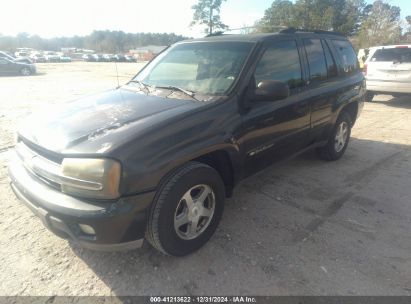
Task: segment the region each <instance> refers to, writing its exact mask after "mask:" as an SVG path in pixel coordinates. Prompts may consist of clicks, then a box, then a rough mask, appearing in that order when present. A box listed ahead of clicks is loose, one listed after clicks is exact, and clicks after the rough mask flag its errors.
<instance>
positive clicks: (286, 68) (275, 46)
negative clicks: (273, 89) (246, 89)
mask: <svg viewBox="0 0 411 304" xmlns="http://www.w3.org/2000/svg"><path fill="white" fill-rule="evenodd" d="M254 78H255V81H256V86H257V85H258V84H259V83H260V82H261V81H262V80H278V81H282V82H284V83H286V84H288V86H289V87H290V89H294V88H297V87H300V86H302V84H303V81H302V73H301V64H300V55H299V53H298V48H297V43H296V41H295V40H286V41H281V42H276V43H272V44H270V46H269V47H268V48H267V50H266V51H265V53H264V55H263V57H262V58H261V60H260V61H259V63H258V65H257V68H256V70H255V74H254Z"/></svg>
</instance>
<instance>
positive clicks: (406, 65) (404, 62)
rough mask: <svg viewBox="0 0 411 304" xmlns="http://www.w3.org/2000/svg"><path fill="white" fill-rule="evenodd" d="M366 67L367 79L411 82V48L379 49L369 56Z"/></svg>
mask: <svg viewBox="0 0 411 304" xmlns="http://www.w3.org/2000/svg"><path fill="white" fill-rule="evenodd" d="M366 69H367V72H366V76H367V79H375V80H386V81H398V82H410V83H411V48H409V47H408V46H396V47H389V48H381V49H377V50H376V51H375V52H374V54H372V55H371V57H370V58H369V60H368V62H367V67H366Z"/></svg>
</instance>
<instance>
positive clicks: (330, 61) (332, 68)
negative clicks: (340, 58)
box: [322, 40, 338, 78]
mask: <svg viewBox="0 0 411 304" xmlns="http://www.w3.org/2000/svg"><path fill="white" fill-rule="evenodd" d="M322 43H323V48H324V52H325V60H326V61H327V75H328V78H331V77H334V76H337V75H338V71H337V65H336V64H335V60H334V57H333V55H332V54H331V51H330V48H329V47H328V44H327V43H326V42H325V41H324V40H322Z"/></svg>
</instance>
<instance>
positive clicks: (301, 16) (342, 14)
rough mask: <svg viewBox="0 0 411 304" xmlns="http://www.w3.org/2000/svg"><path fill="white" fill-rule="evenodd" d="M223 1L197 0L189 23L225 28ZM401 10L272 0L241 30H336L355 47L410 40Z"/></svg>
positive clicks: (382, 4) (358, 1) (328, 0)
mask: <svg viewBox="0 0 411 304" xmlns="http://www.w3.org/2000/svg"><path fill="white" fill-rule="evenodd" d="M224 1H226V0H198V3H197V4H196V5H194V6H193V7H192V9H193V10H194V14H193V23H192V24H201V25H204V26H205V32H206V33H208V34H212V33H213V32H215V31H216V30H218V29H220V30H223V31H224V30H227V28H228V27H227V26H226V25H225V24H224V23H223V22H222V21H221V18H220V7H221V4H222V2H224ZM400 14H401V9H400V8H399V7H398V6H395V5H390V4H389V2H388V0H376V1H374V2H373V3H372V4H367V3H366V1H365V0H296V1H290V0H275V1H274V2H273V3H272V4H271V6H270V7H269V8H267V9H266V11H265V13H264V16H263V17H262V18H261V19H260V20H259V21H257V22H256V24H255V25H254V26H253V29H252V30H250V29H249V28H246V29H244V32H247V33H250V32H267V33H270V32H277V31H279V30H281V29H283V28H287V27H294V28H298V29H309V30H329V31H337V32H340V33H342V34H344V35H346V36H349V37H351V40H352V42H353V43H354V45H355V46H356V47H357V48H360V47H362V48H364V47H370V46H374V45H382V44H394V43H399V42H401V41H402V42H407V41H408V42H411V16H407V17H406V18H405V20H401V18H400Z"/></svg>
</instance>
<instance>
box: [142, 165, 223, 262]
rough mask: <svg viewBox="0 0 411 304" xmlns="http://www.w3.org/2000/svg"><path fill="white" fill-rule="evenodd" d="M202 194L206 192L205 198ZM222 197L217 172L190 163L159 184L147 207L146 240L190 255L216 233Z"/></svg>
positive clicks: (162, 248)
mask: <svg viewBox="0 0 411 304" xmlns="http://www.w3.org/2000/svg"><path fill="white" fill-rule="evenodd" d="M210 191H211V192H210ZM201 194H203V198H204V196H205V195H206V196H205V199H204V201H203V200H202V196H201ZM186 198H187V199H186ZM224 200H225V189H224V183H223V181H222V179H221V177H220V175H219V173H218V172H217V171H216V170H215V169H213V168H211V167H210V166H207V165H205V164H203V163H199V162H189V163H187V164H185V165H183V166H181V167H180V168H178V169H177V170H175V171H174V172H172V173H171V174H170V175H169V176H167V177H166V179H165V180H164V181H163V182H162V183H161V185H160V187H159V190H158V192H157V194H156V196H155V198H154V201H153V204H152V207H151V210H150V215H149V220H148V224H147V230H146V239H147V240H148V241H149V242H150V244H151V245H152V246H153V247H154V248H156V249H157V250H159V251H161V252H163V253H165V254H167V255H173V256H184V255H187V254H190V253H192V252H194V251H196V250H198V249H199V248H200V247H202V246H203V245H204V244H205V243H206V242H207V241H208V240H209V239H210V237H211V236H212V235H213V233H214V232H215V230H216V228H217V226H218V223H219V222H220V219H221V216H222V214H223V210H224ZM189 206H190V207H189ZM184 223H185V224H184ZM193 223H196V224H193Z"/></svg>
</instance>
